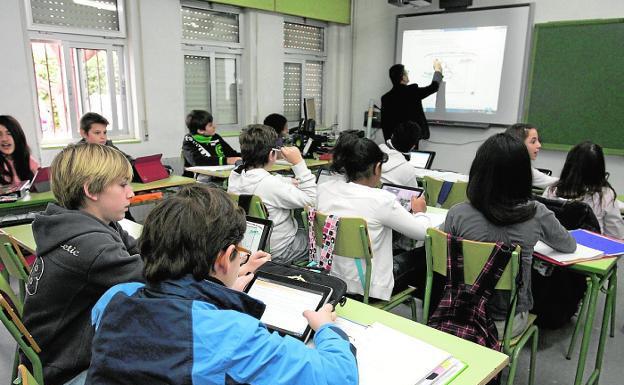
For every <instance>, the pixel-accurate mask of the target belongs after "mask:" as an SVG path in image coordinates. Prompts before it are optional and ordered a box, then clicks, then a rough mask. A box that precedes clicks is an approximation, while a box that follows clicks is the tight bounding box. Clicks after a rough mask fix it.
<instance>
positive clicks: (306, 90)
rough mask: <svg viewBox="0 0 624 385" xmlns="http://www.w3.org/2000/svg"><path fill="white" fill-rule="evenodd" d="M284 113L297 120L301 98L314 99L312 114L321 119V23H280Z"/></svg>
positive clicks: (322, 63) (322, 66) (300, 114)
mask: <svg viewBox="0 0 624 385" xmlns="http://www.w3.org/2000/svg"><path fill="white" fill-rule="evenodd" d="M284 49H285V53H286V59H285V63H284V116H286V118H287V119H288V121H290V122H293V121H298V120H299V119H300V118H301V117H302V116H303V111H302V105H303V99H307V98H314V102H315V107H316V108H315V109H316V116H308V118H311V119H314V120H316V122H317V124H318V123H320V122H321V121H322V116H323V114H322V111H323V68H324V62H325V29H324V27H321V26H315V25H307V24H298V23H292V22H284Z"/></svg>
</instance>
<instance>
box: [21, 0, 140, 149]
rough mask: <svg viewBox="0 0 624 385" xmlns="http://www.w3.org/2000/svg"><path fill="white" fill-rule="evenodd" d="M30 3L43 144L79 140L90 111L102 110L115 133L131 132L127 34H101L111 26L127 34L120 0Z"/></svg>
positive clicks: (111, 134)
mask: <svg viewBox="0 0 624 385" xmlns="http://www.w3.org/2000/svg"><path fill="white" fill-rule="evenodd" d="M29 3H30V8H29V9H30V11H31V12H30V14H29V28H31V32H30V37H31V40H30V46H31V51H32V60H33V69H34V77H35V87H36V91H37V92H36V94H37V105H38V109H39V121H40V126H41V138H42V144H44V145H45V144H48V145H50V144H52V145H54V144H66V143H68V142H72V141H75V140H77V139H78V138H79V137H80V134H79V123H78V122H79V119H80V117H81V116H82V115H83V114H85V113H87V112H97V113H99V114H101V115H103V116H104V117H106V118H107V119H108V121H109V122H110V125H109V127H108V131H109V137H110V138H118V139H119V138H129V137H131V136H132V135H131V134H130V129H129V121H130V119H129V111H130V107H129V104H128V103H129V102H128V98H127V95H126V88H127V87H126V76H125V73H126V71H125V68H126V66H125V62H126V60H125V49H126V48H125V39H123V38H103V37H101V35H106V34H107V33H108V32H110V33H111V34H112V35H111V36H121V34H123V30H122V26H121V24H120V21H119V19H120V15H119V13H120V11H119V8H120V5H119V4H118V2H117V1H114V0H98V1H94V0H74V1H73V2H63V1H46V0H30V2H29ZM42 31H46V32H47V33H45V34H42V33H41V32H42ZM50 31H54V32H50ZM59 31H63V32H67V33H72V34H71V35H68V34H66V33H60V32H59ZM78 32H80V33H78ZM91 35H95V36H91Z"/></svg>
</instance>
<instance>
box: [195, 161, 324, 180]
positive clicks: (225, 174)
mask: <svg viewBox="0 0 624 385" xmlns="http://www.w3.org/2000/svg"><path fill="white" fill-rule="evenodd" d="M304 160H305V163H306V166H308V168H309V169H313V168H318V167H322V166H326V165H328V164H329V163H330V162H329V161H328V160H318V159H304ZM204 167H206V166H197V167H186V170H187V171H190V172H194V173H196V174H201V175H207V176H211V177H213V178H219V179H227V178H229V177H230V173H231V172H232V170H218V171H217V170H207V169H205V168H204ZM291 168H292V166H291V165H286V164H274V165H273V167H271V170H270V172H278V171H290V169H291Z"/></svg>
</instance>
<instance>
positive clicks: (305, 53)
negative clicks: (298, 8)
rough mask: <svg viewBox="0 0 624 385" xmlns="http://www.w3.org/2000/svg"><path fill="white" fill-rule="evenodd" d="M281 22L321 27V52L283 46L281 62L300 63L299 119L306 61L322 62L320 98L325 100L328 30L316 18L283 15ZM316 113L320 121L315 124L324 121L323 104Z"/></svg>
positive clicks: (301, 113) (303, 96)
mask: <svg viewBox="0 0 624 385" xmlns="http://www.w3.org/2000/svg"><path fill="white" fill-rule="evenodd" d="M283 23H295V24H304V25H310V26H314V27H320V28H323V51H322V52H318V51H309V50H304V49H296V48H284V62H283V64H286V63H296V64H300V65H301V84H300V85H299V86H300V90H301V100H300V103H301V111H300V115H301V116H300V117H299V119H303V102H304V99H305V98H306V93H305V83H306V79H307V74H306V62H322V63H323V75H322V77H323V80H322V83H321V89H322V91H321V98H322V100H325V98H326V92H327V87H326V82H327V79H326V75H327V30H328V24H327V23H324V22H321V21H316V20H308V19H301V18H295V17H284V21H283ZM282 25H283V24H282ZM283 68H284V66H283V65H282V71H283ZM282 92H283V90H282ZM317 115H318V117H319V119H320V121H318V122H316V124H317V125H319V124H323V122H324V121H325V108H323V106H321V108H320V111H317ZM289 123H299V122H298V121H296V122H295V121H289Z"/></svg>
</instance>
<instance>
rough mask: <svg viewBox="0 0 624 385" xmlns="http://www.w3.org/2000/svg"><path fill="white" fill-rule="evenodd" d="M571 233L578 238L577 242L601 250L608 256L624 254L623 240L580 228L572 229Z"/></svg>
mask: <svg viewBox="0 0 624 385" xmlns="http://www.w3.org/2000/svg"><path fill="white" fill-rule="evenodd" d="M570 234H572V236H573V237H574V239H576V243H578V244H581V245H585V246H587V247H591V248H594V249H597V250H601V251H602V252H603V253H604V254H605V255H607V256H616V255H622V254H624V241H622V240H619V239H614V238H610V237H608V236H606V235H601V234H596V233H593V232H591V231H587V230H580V229H579V230H572V231H570Z"/></svg>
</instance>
